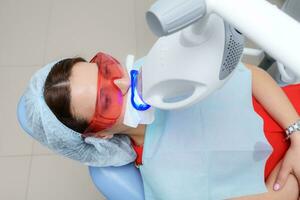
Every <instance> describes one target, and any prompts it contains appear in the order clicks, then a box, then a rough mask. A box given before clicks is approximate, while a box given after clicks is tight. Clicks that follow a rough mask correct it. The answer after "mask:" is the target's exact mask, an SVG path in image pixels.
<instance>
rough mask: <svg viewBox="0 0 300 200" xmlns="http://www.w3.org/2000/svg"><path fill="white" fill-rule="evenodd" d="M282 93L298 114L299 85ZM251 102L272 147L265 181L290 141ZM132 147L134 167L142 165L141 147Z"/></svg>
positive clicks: (264, 113)
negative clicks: (134, 153) (134, 154)
mask: <svg viewBox="0 0 300 200" xmlns="http://www.w3.org/2000/svg"><path fill="white" fill-rule="evenodd" d="M282 89H283V91H284V92H285V94H286V95H287V97H288V98H289V100H290V101H291V103H292V104H293V106H294V108H295V109H296V110H297V112H298V114H299V113H300V84H295V85H289V86H285V87H282ZM252 102H253V107H254V110H255V112H256V113H257V114H258V115H260V116H261V117H262V119H263V121H264V133H265V137H266V138H267V140H268V141H269V143H270V144H271V146H272V147H273V152H272V154H271V155H270V157H269V158H268V160H267V162H266V166H265V180H266V179H267V177H268V176H269V174H270V173H271V172H272V170H273V169H274V168H275V166H276V164H277V163H278V162H279V161H280V160H281V158H282V157H283V156H284V154H285V152H286V151H287V149H288V148H289V145H290V141H289V140H285V132H284V130H283V128H281V127H280V125H279V124H278V123H277V122H276V121H275V120H274V119H273V118H272V117H271V116H270V115H269V114H268V113H267V111H266V110H265V109H264V108H263V106H262V105H261V104H260V103H259V102H258V101H257V100H256V99H255V97H254V96H252ZM132 147H133V149H134V150H135V152H136V154H137V158H136V160H135V163H136V165H137V166H138V165H141V164H142V160H143V159H142V156H143V146H137V145H135V143H134V142H133V141H132Z"/></svg>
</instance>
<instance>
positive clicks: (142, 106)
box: [130, 70, 151, 111]
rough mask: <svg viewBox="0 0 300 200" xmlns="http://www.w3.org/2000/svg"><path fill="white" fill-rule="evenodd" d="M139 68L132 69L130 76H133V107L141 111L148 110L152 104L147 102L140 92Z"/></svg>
mask: <svg viewBox="0 0 300 200" xmlns="http://www.w3.org/2000/svg"><path fill="white" fill-rule="evenodd" d="M138 75H139V71H138V70H131V71H130V78H131V86H130V87H131V104H132V105H133V107H134V108H135V109H137V110H140V111H145V110H148V109H149V108H150V107H151V106H150V105H149V104H147V103H145V102H144V101H143V99H142V97H141V96H140V94H139V93H138V90H137V86H138Z"/></svg>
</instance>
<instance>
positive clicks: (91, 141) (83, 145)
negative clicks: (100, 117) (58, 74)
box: [24, 61, 136, 167]
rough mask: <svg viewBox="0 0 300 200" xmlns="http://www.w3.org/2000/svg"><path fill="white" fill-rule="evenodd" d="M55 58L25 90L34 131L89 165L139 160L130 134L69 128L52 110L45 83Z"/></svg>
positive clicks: (51, 146) (40, 138) (42, 139)
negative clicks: (99, 134)
mask: <svg viewBox="0 0 300 200" xmlns="http://www.w3.org/2000/svg"><path fill="white" fill-rule="evenodd" d="M56 63H57V61H56V62H52V63H49V64H47V65H46V66H45V67H43V68H41V69H40V70H38V71H37V72H36V73H35V74H34V75H33V77H32V78H31V80H30V82H29V85H28V87H27V89H26V91H25V94H24V104H25V111H26V116H27V123H28V124H27V125H28V128H29V129H30V130H31V131H30V133H29V134H30V135H31V136H32V137H33V138H35V139H36V140H38V141H39V142H40V143H41V144H43V145H45V146H47V147H48V148H49V149H51V150H53V151H54V152H56V153H59V154H61V155H64V156H66V157H68V158H71V159H73V160H77V161H80V162H81V163H84V164H85V165H89V166H97V167H105V166H121V165H125V164H128V163H130V162H132V161H134V160H135V157H136V154H135V152H134V150H133V149H132V147H131V143H130V139H129V138H128V136H126V135H122V134H118V135H115V136H114V137H113V138H111V139H108V140H106V139H100V138H94V137H87V138H85V139H83V138H82V137H81V134H80V133H78V132H76V131H74V130H72V129H70V128H68V127H67V126H65V125H64V124H63V123H62V122H60V121H59V120H58V119H57V118H56V116H55V115H54V113H53V112H52V111H51V110H50V108H49V107H48V105H47V104H46V102H45V99H44V95H43V92H44V85H45V81H46V78H47V75H48V74H49V72H50V70H51V68H52V67H53V66H54V65H55V64H56Z"/></svg>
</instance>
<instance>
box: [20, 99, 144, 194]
mask: <svg viewBox="0 0 300 200" xmlns="http://www.w3.org/2000/svg"><path fill="white" fill-rule="evenodd" d="M17 118H18V121H19V123H20V125H21V127H22V128H23V130H24V131H25V132H26V133H30V132H31V131H32V130H31V129H30V128H29V127H28V126H27V118H26V110H25V106H24V97H23V96H22V97H21V98H20V101H19V103H18V107H17ZM89 172H90V176H91V178H92V180H93V182H94V184H95V185H96V187H97V189H98V190H99V191H100V192H101V193H102V194H103V195H104V196H105V197H106V198H107V199H108V200H123V199H130V200H143V199H144V190H143V181H142V178H141V175H140V172H139V170H138V169H137V168H136V167H135V166H134V164H133V163H131V164H128V165H125V166H121V167H89Z"/></svg>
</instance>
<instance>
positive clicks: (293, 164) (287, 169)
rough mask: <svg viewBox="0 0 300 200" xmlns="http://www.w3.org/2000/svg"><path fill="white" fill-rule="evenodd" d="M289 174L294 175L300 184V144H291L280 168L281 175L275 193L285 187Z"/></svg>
mask: <svg viewBox="0 0 300 200" xmlns="http://www.w3.org/2000/svg"><path fill="white" fill-rule="evenodd" d="M289 174H294V175H295V177H296V178H297V180H298V183H300V143H295V142H294V143H293V142H292V143H291V145H290V147H289V149H288V150H287V152H286V154H285V156H284V158H283V159H282V163H281V166H280V170H279V173H278V174H277V178H276V181H275V184H274V186H273V189H274V190H275V191H278V190H280V189H281V188H283V187H284V185H285V183H286V180H287V178H288V175H289Z"/></svg>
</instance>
